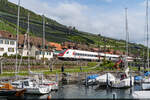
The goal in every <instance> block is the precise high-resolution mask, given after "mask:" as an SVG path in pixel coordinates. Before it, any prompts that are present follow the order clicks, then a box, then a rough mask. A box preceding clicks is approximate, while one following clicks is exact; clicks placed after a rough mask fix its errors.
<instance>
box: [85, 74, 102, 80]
mask: <svg viewBox="0 0 150 100" xmlns="http://www.w3.org/2000/svg"><path fill="white" fill-rule="evenodd" d="M98 76H99V75H97V74H94V75H90V76H88V77H87V79H96V77H98Z"/></svg>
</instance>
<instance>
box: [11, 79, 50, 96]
mask: <svg viewBox="0 0 150 100" xmlns="http://www.w3.org/2000/svg"><path fill="white" fill-rule="evenodd" d="M11 84H12V86H14V87H16V88H18V89H26V92H25V93H28V94H47V93H49V92H50V91H51V88H49V87H48V86H45V85H40V84H38V83H37V82H36V81H32V80H31V79H26V80H18V81H14V82H12V83H11Z"/></svg>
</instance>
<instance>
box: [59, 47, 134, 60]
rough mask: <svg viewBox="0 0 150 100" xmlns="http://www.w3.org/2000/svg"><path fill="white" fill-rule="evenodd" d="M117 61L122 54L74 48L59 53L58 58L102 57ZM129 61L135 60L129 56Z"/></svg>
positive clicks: (97, 58)
mask: <svg viewBox="0 0 150 100" xmlns="http://www.w3.org/2000/svg"><path fill="white" fill-rule="evenodd" d="M122 56H125V55H122ZM104 57H105V59H106V60H112V61H117V60H119V59H120V57H121V55H114V54H105V53H98V52H90V51H83V50H73V49H66V50H64V51H62V52H61V53H59V54H58V58H59V59H62V60H89V61H91V60H95V61H99V60H102V59H104ZM127 59H128V61H133V58H132V57H129V56H128V57H127Z"/></svg>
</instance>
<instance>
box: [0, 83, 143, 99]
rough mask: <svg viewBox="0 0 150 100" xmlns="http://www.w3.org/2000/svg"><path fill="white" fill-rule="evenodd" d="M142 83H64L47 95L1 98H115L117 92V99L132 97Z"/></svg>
mask: <svg viewBox="0 0 150 100" xmlns="http://www.w3.org/2000/svg"><path fill="white" fill-rule="evenodd" d="M140 89H141V86H140V85H135V86H134V87H132V88H129V89H111V88H100V87H99V86H88V87H86V86H84V85H79V84H73V85H62V86H60V87H59V90H58V91H57V92H51V93H50V94H46V95H27V94H25V95H24V96H21V97H2V96H0V100H13V99H15V100H48V99H86V98H89V99H113V94H115V96H116V98H117V99H132V96H131V95H132V92H133V91H135V90H140Z"/></svg>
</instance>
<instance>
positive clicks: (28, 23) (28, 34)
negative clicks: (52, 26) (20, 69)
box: [27, 13, 30, 72]
mask: <svg viewBox="0 0 150 100" xmlns="http://www.w3.org/2000/svg"><path fill="white" fill-rule="evenodd" d="M29 21H30V14H29V13H28V29H27V37H28V71H29V72H30V57H29V54H30V52H29V47H30V45H29V43H30V41H29V31H30V30H29V27H30V26H29V25H30V24H29V23H30V22H29Z"/></svg>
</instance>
